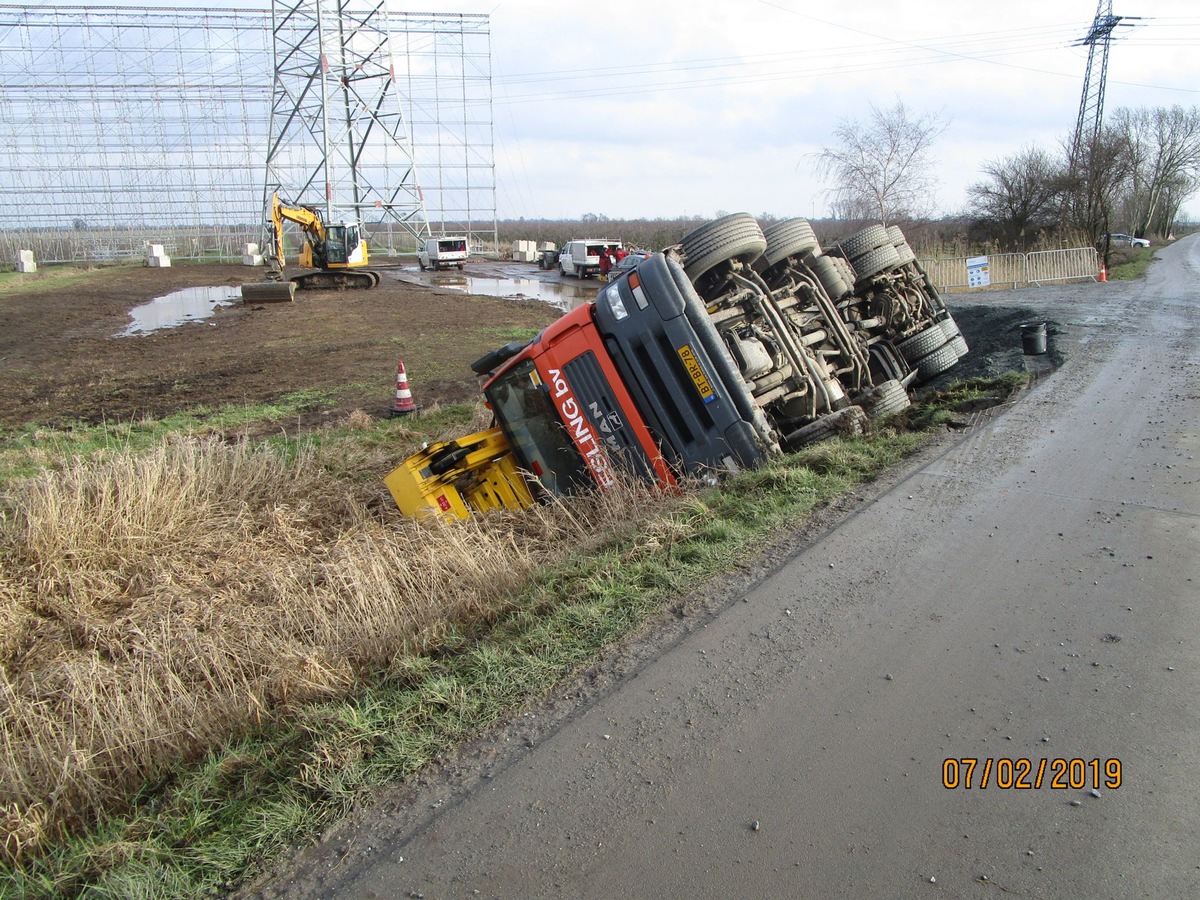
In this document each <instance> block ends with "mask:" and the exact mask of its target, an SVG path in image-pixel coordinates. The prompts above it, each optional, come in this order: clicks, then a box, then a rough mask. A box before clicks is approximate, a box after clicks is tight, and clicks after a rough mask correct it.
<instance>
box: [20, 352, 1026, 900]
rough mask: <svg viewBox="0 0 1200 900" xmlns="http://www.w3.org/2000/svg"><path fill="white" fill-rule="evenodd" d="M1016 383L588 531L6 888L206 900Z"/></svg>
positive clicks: (124, 436)
mask: <svg viewBox="0 0 1200 900" xmlns="http://www.w3.org/2000/svg"><path fill="white" fill-rule="evenodd" d="M1022 380H1023V376H1020V375H1013V376H1009V377H1006V378H1003V379H999V380H998V381H983V380H979V379H972V380H971V381H969V382H964V383H962V384H959V385H954V386H952V387H950V388H948V389H947V390H945V391H943V392H940V393H939V394H937V395H935V396H934V397H931V398H929V399H928V400H927V401H925V402H924V403H923V404H921V405H919V406H918V407H915V408H914V409H913V410H911V411H909V412H908V413H906V414H904V415H902V416H900V417H896V418H895V419H893V420H890V422H886V423H884V424H883V425H882V426H881V427H879V428H877V429H876V430H875V432H874V433H873V434H871V435H868V436H866V437H862V438H854V439H839V440H835V441H831V442H827V443H824V444H820V445H817V446H814V447H811V448H806V449H805V450H804V451H802V452H800V453H796V454H793V455H789V456H785V457H781V458H778V459H775V460H772V461H771V462H770V463H769V464H768V465H766V466H763V467H762V468H759V469H756V470H754V471H750V472H745V473H743V474H741V475H739V476H737V477H734V478H730V479H728V480H727V481H725V482H723V483H722V484H721V485H719V486H718V487H715V488H708V489H704V490H698V491H695V492H689V493H687V494H685V495H683V496H681V497H678V498H675V499H674V500H672V501H670V502H667V503H665V504H664V505H663V506H662V507H661V510H660V512H659V513H657V514H656V515H655V516H654V517H652V518H651V519H650V520H649V521H648V522H646V523H643V524H642V525H641V527H639V528H637V529H636V530H633V529H630V530H628V531H627V532H626V533H619V534H606V535H597V536H596V540H595V543H594V545H592V546H588V547H581V548H580V549H579V552H578V553H576V554H575V555H573V556H571V557H570V558H568V559H567V560H565V561H564V562H563V563H562V564H559V565H556V566H554V567H552V568H545V569H543V570H541V571H540V573H539V574H538V575H537V576H536V577H535V578H534V580H533V581H532V583H531V584H530V585H529V586H528V587H527V588H526V589H525V590H523V591H522V592H520V593H519V594H518V595H516V596H512V597H509V598H508V602H507V603H506V604H505V608H506V609H507V610H509V611H508V612H507V613H506V614H504V615H501V616H500V617H499V618H497V619H495V620H493V621H483V622H477V623H474V624H464V625H462V626H460V628H459V629H458V630H457V631H454V632H452V633H450V634H448V635H446V636H445V637H443V638H442V639H440V640H439V641H438V643H437V645H436V647H435V648H434V649H433V651H431V652H427V653H423V654H417V653H414V654H413V655H411V656H408V657H406V658H404V659H401V660H396V661H395V662H394V663H393V664H392V666H391V667H390V668H389V669H388V671H387V672H382V673H380V675H379V677H378V679H377V680H376V682H375V683H373V684H371V685H370V686H368V687H367V688H365V689H363V690H361V691H360V692H359V693H358V694H357V695H356V696H354V697H353V698H352V699H350V700H349V701H345V702H338V703H324V704H316V705H310V706H307V707H302V708H299V709H297V710H295V711H294V712H293V713H292V714H291V715H289V716H286V717H281V718H279V719H277V720H274V721H269V722H267V723H265V724H264V726H263V727H262V728H261V730H260V731H259V732H257V733H255V734H252V735H250V736H248V737H244V738H241V739H239V740H237V741H232V742H230V743H229V744H228V745H227V746H225V747H223V748H221V749H219V750H217V751H214V752H212V753H210V754H209V755H208V756H207V758H205V759H204V760H203V762H202V763H201V764H200V765H197V766H194V767H192V768H190V769H187V770H183V771H178V772H176V773H175V774H174V775H173V776H172V777H170V778H168V779H166V780H164V781H163V782H161V783H158V784H153V785H147V786H146V788H145V790H144V791H143V793H142V795H141V796H140V797H139V798H137V801H136V803H135V804H134V807H133V809H132V810H131V811H130V812H128V813H127V814H125V815H121V816H113V817H111V818H109V819H107V820H105V821H103V822H101V823H99V824H98V825H97V826H96V827H95V828H94V829H93V830H92V831H91V832H89V833H87V834H80V835H76V836H75V837H73V838H72V839H71V840H70V841H69V842H67V843H65V844H60V845H58V846H57V847H56V848H55V849H54V850H53V851H52V852H51V853H50V854H48V855H46V856H43V857H42V858H40V859H37V860H34V861H31V862H28V863H26V864H25V865H24V866H23V867H20V868H12V867H8V868H3V869H0V897H4V898H8V897H13V898H16V897H46V898H49V897H59V896H82V895H86V896H88V897H113V898H116V897H121V898H124V897H146V898H153V897H179V898H188V897H197V898H199V897H210V896H213V895H214V894H219V893H221V892H223V891H225V890H227V889H228V888H229V887H230V886H231V885H236V884H239V883H244V882H246V881H247V880H248V879H252V878H253V877H254V876H255V874H256V873H257V872H258V871H259V868H258V867H259V866H260V865H262V864H263V863H264V862H269V861H271V860H272V859H277V858H279V857H281V856H282V855H284V854H286V853H287V852H288V851H289V849H290V848H292V847H294V846H295V844H296V842H303V841H305V840H308V839H311V838H312V837H313V836H315V835H316V834H318V833H319V832H320V830H321V829H322V828H324V827H326V826H328V825H329V824H330V823H332V822H333V821H335V820H337V819H338V818H339V817H341V816H344V815H345V814H346V813H347V812H348V810H350V808H351V807H352V806H353V805H354V804H355V803H357V802H360V801H362V800H363V799H364V798H365V797H366V795H367V792H368V791H369V790H370V789H371V788H372V787H375V786H378V785H381V784H384V783H387V782H391V781H395V780H396V779H403V778H406V777H409V776H412V775H413V774H415V773H417V772H418V771H420V770H421V768H422V767H424V766H426V765H427V764H428V763H429V762H430V761H431V760H432V759H433V758H434V757H435V756H437V755H438V754H439V753H442V752H444V751H445V750H446V749H447V748H450V747H453V746H454V745H456V744H458V743H460V742H462V741H464V740H466V739H468V738H470V737H472V736H475V735H478V734H480V733H482V732H484V731H485V730H486V729H488V728H489V727H491V726H494V725H496V724H497V723H500V722H503V721H506V720H508V719H511V718H512V717H513V716H515V715H517V714H518V713H519V712H520V711H521V710H522V709H525V708H527V707H528V706H530V705H531V704H533V703H536V702H537V700H538V699H539V698H541V697H544V696H545V695H546V694H547V693H548V692H549V691H551V690H552V689H553V688H554V687H555V686H556V685H557V684H559V683H561V682H562V680H563V679H565V678H568V677H570V676H571V675H572V674H573V673H576V672H578V671H580V670H581V669H582V668H584V667H586V666H588V665H590V664H592V663H593V662H594V661H595V660H596V658H597V656H598V654H600V653H601V652H603V650H604V649H605V648H606V647H608V646H610V645H611V644H612V643H613V642H614V641H617V640H619V639H621V638H622V637H624V636H626V635H629V634H631V633H634V632H636V631H638V630H639V629H640V628H643V627H644V626H645V625H646V623H647V622H648V621H649V620H651V619H653V618H655V617H656V616H659V615H661V614H662V613H663V612H664V610H665V609H667V608H668V606H669V605H670V604H671V603H672V602H674V601H675V600H677V599H678V598H679V597H680V596H681V595H684V594H687V593H688V592H690V591H691V590H693V589H694V588H695V587H696V586H697V585H698V584H701V583H703V582H704V581H705V580H706V579H710V578H712V577H715V576H718V575H720V574H721V573H724V572H727V571H730V570H731V569H732V568H734V567H735V566H737V565H738V563H739V562H740V561H744V560H745V559H746V558H747V557H751V556H754V555H757V554H759V553H760V552H762V548H763V546H764V545H765V544H767V543H769V541H770V539H771V538H772V537H773V536H775V535H778V534H779V533H780V532H781V530H785V529H788V528H791V527H795V526H797V525H799V524H800V523H802V522H803V521H804V520H805V517H806V516H808V515H809V514H810V513H811V512H812V510H813V509H814V508H816V507H818V506H820V505H822V504H825V503H828V502H829V501H831V500H833V499H834V498H836V497H838V496H840V495H841V494H843V493H845V492H846V491H847V490H850V489H851V488H853V487H854V486H855V485H858V484H861V483H863V482H865V481H869V480H871V479H873V478H875V477H877V476H878V475H879V474H881V473H883V472H885V471H886V470H888V469H889V468H890V467H892V466H894V465H895V464H897V463H898V462H900V461H901V460H903V459H904V458H905V457H906V456H908V455H909V454H911V453H912V452H914V451H915V450H917V449H919V448H920V447H921V446H923V445H924V444H925V443H926V442H927V441H928V440H929V439H930V435H931V433H932V430H933V429H936V428H938V427H939V425H940V424H941V423H942V422H943V421H944V420H945V419H944V418H943V413H944V414H946V415H947V416H953V415H955V414H956V413H955V409H956V407H959V406H961V405H962V404H964V403H970V402H972V401H975V400H979V399H980V398H983V397H989V396H1007V395H1008V394H1009V393H1011V392H1012V391H1014V390H1016V389H1017V388H1018V387H1019V385H1020V383H1021V382H1022ZM308 399H311V398H297V399H296V400H295V401H294V402H295V403H302V402H307V400H308ZM289 408H291V407H288V406H286V405H285V406H282V407H280V409H289ZM275 412H276V411H274V410H272V412H271V415H274V414H275ZM259 414H260V415H265V414H266V411H265V410H260V412H259ZM224 415H226V416H228V417H229V418H228V419H223V420H222V421H233V422H237V423H241V422H244V421H245V420H246V418H247V417H249V416H250V413H249V412H245V413H235V412H234V411H226V412H225V413H224ZM476 415H477V410H476V409H475V408H474V407H473V406H472V405H463V406H461V407H447V408H446V409H440V410H437V411H435V412H433V413H431V414H429V415H428V416H417V417H411V418H404V419H398V420H392V421H390V422H388V421H385V422H379V423H375V424H372V425H370V426H365V427H360V428H357V429H355V428H353V427H350V426H347V427H345V428H335V429H327V430H325V431H323V432H321V433H320V434H318V435H316V436H314V437H313V439H315V440H320V441H329V442H343V444H344V445H345V447H346V448H347V454H348V455H350V454H351V450H352V448H357V449H356V450H355V451H354V452H358V453H367V452H368V451H373V450H378V449H380V448H383V449H386V447H385V446H384V445H385V444H386V443H387V442H388V441H389V440H393V441H394V439H395V438H396V437H397V435H398V434H401V433H402V434H404V435H406V436H407V437H409V438H411V437H414V436H419V435H420V434H433V433H436V432H438V431H439V430H450V429H454V428H456V427H462V426H465V425H467V424H468V423H470V422H471V421H472V418H473V417H474V416H476ZM198 421H199V419H196V418H194V417H190V416H182V417H172V418H171V419H169V420H163V421H162V422H159V423H154V424H153V426H151V425H146V426H145V427H146V429H147V432H146V434H145V435H142V434H141V433H140V432H139V431H138V427H139V426H128V428H129V431H128V433H125V432H120V433H118V434H116V435H111V434H110V435H109V436H108V437H102V436H101V432H103V431H106V429H92V430H90V431H88V432H87V442H88V443H86V446H91V447H93V448H100V447H103V446H104V445H105V441H106V440H107V441H112V440H130V439H131V438H130V436H129V435H131V434H137V435H138V437H137V438H136V439H138V440H141V439H146V440H150V439H151V438H150V433H151V432H153V433H155V434H158V435H161V434H162V433H163V432H164V431H169V430H171V429H185V430H186V429H187V428H189V427H192V426H193V425H194V424H195V423H196V422H198ZM64 440H67V441H68V442H67V443H65V444H64V445H63V446H64V449H68V450H75V449H76V448H78V447H80V446H85V443H84V436H83V435H75V434H71V435H70V437H69V438H67V439H64ZM272 440H280V441H287V440H291V439H289V438H286V437H282V436H280V437H277V438H272ZM74 441H79V443H73V442H74ZM365 472H366V470H365V469H360V470H359V475H360V476H361V475H364V474H365ZM377 474H378V475H380V476H381V475H382V472H379V473H377Z"/></svg>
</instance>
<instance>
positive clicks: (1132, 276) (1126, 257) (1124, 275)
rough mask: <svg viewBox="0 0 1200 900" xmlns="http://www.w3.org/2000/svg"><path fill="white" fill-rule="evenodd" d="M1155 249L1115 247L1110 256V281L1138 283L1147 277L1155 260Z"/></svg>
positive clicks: (1108, 275)
mask: <svg viewBox="0 0 1200 900" xmlns="http://www.w3.org/2000/svg"><path fill="white" fill-rule="evenodd" d="M1155 252H1157V251H1156V248H1154V247H1113V248H1111V249H1110V250H1109V254H1108V270H1107V273H1106V274H1107V277H1108V280H1109V281H1136V280H1137V279H1139V278H1142V277H1144V276H1145V274H1146V272H1147V271H1148V270H1149V268H1150V263H1151V262H1152V261H1153V260H1154V254H1155Z"/></svg>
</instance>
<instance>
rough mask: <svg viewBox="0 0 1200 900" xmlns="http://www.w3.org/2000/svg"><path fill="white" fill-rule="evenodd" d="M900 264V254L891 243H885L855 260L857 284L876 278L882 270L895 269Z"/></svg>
mask: <svg viewBox="0 0 1200 900" xmlns="http://www.w3.org/2000/svg"><path fill="white" fill-rule="evenodd" d="M899 265H900V254H898V253H897V252H896V248H895V247H893V246H892V245H891V244H884V245H883V246H882V247H876V248H875V249H874V250H870V251H868V252H866V253H864V254H863V255H862V256H860V257H858V258H857V259H856V260H854V270H855V271H856V272H857V273H858V281H856V282H855V284H856V285H859V284H862V283H863V282H865V281H867V280H868V279H870V278H874V277H875V276H876V275H878V274H879V273H880V272H886V271H888V270H890V269H895V268H897V267H898V266H899Z"/></svg>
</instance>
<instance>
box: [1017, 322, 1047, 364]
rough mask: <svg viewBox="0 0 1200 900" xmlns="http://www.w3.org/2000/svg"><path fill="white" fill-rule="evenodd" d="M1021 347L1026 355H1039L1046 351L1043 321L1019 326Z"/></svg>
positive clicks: (1044, 324)
mask: <svg viewBox="0 0 1200 900" xmlns="http://www.w3.org/2000/svg"><path fill="white" fill-rule="evenodd" d="M1021 349H1023V350H1024V351H1025V355H1026V356H1040V355H1041V354H1043V353H1045V352H1046V323H1045V322H1036V323H1033V324H1030V325H1022V326H1021Z"/></svg>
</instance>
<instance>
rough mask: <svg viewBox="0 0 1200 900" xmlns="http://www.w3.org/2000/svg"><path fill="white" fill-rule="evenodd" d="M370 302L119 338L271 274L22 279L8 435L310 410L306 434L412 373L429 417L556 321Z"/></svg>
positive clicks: (301, 300) (218, 318)
mask: <svg viewBox="0 0 1200 900" xmlns="http://www.w3.org/2000/svg"><path fill="white" fill-rule="evenodd" d="M380 271H382V272H383V273H384V277H383V279H382V281H381V283H380V286H379V287H378V288H376V289H374V290H370V291H340V292H339V291H313V292H307V293H298V294H297V295H296V299H295V301H294V302H291V303H270V304H266V303H260V304H251V305H245V304H243V303H242V302H241V301H240V300H239V301H237V302H236V303H234V304H233V305H230V306H227V307H218V308H217V309H216V311H215V313H214V314H213V315H212V316H211V317H209V318H206V319H203V320H201V321H195V322H189V323H187V324H184V325H182V326H180V327H175V328H168V329H163V330H160V331H157V332H154V333H150V334H138V335H133V336H128V337H119V336H118V335H119V334H120V333H121V332H122V331H124V330H125V329H126V328H127V327H128V326H129V324H130V310H132V309H134V308H135V307H138V306H139V305H141V304H144V303H146V302H148V301H150V300H153V299H154V298H157V297H162V296H164V295H166V294H169V293H172V292H174V291H178V290H180V289H183V288H190V287H196V286H226V287H229V288H231V292H232V293H233V294H236V293H237V288H238V287H239V286H240V285H241V284H242V283H243V282H245V281H254V280H259V279H260V278H261V276H262V272H263V270H262V269H249V268H246V267H243V266H240V265H211V264H206V265H176V266H174V267H172V268H169V269H151V268H142V267H114V268H107V269H99V270H96V271H95V272H94V273H92V274H91V275H90V277H88V278H87V280H86V281H84V282H82V283H78V284H70V285H60V284H59V283H58V280H57V279H55V278H54V277H53V275H52V274H51V273H45V274H44V273H38V274H37V275H36V276H32V277H30V276H23V277H24V278H26V279H28V280H27V281H26V282H25V283H24V284H23V285H19V286H17V285H14V286H13V287H12V288H9V289H8V290H5V291H4V292H3V293H0V425H7V426H19V425H23V424H26V423H31V422H37V423H48V424H65V423H68V422H70V421H73V420H81V421H84V422H90V423H96V422H100V421H123V420H129V419H132V418H140V417H146V416H152V417H161V416H164V415H167V414H170V413H173V412H177V411H180V410H186V409H192V408H195V407H199V406H204V407H209V408H217V407H220V406H224V405H226V404H241V403H245V404H258V403H264V402H271V401H275V400H277V399H279V398H280V397H283V396H285V395H287V394H291V393H294V392H297V391H314V392H320V393H322V394H325V395H327V397H326V398H325V399H317V398H315V399H314V401H313V402H312V404H311V405H310V407H309V408H308V410H307V412H306V413H305V415H304V416H303V417H302V418H303V419H304V420H305V422H304V424H314V423H316V422H319V421H328V420H329V419H330V418H331V417H336V416H337V415H339V414H341V413H348V412H350V411H351V410H354V409H364V410H367V411H370V412H383V411H386V409H387V407H388V406H389V405H390V403H391V402H392V398H393V396H394V391H395V379H396V364H397V361H398V360H400V359H403V360H404V362H405V367H406V369H407V370H408V377H409V381H410V386H411V389H412V391H413V394H414V396H415V397H416V398H417V400H418V402H420V403H422V404H423V405H425V406H428V405H431V404H433V403H436V402H441V403H449V402H457V401H463V400H470V399H473V398H474V397H475V396H476V395H477V390H476V383H475V380H474V376H473V374H472V373H471V370H470V368H469V365H470V363H471V361H472V360H474V359H477V358H479V356H481V355H482V354H483V353H484V352H486V351H487V350H488V349H491V348H492V347H495V346H498V345H500V344H503V343H506V342H507V341H509V340H512V339H513V337H514V336H516V335H518V334H530V333H533V332H534V331H536V329H538V328H540V327H542V326H543V325H545V324H547V323H548V322H551V321H553V320H554V318H556V317H557V316H558V315H559V314H560V313H559V311H558V310H556V309H554V308H552V307H551V306H549V305H548V304H546V303H542V302H538V301H532V300H520V299H499V298H487V297H472V296H466V295H464V294H461V293H455V292H451V291H449V290H445V289H440V288H430V287H417V286H413V285H409V284H406V283H403V282H401V281H399V280H397V276H399V275H400V274H401V271H400V270H398V269H397V270H394V271H392V270H388V269H383V268H381V270H380Z"/></svg>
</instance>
